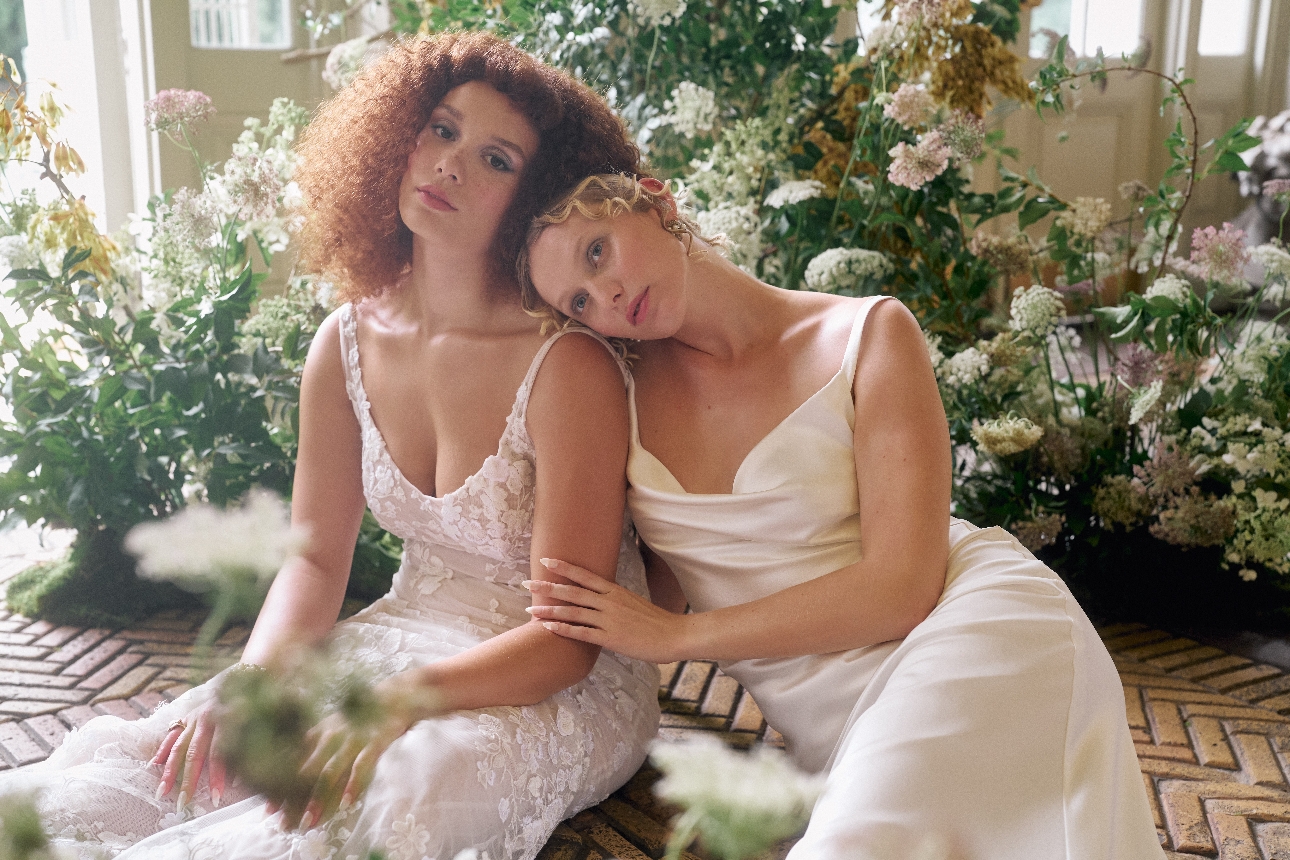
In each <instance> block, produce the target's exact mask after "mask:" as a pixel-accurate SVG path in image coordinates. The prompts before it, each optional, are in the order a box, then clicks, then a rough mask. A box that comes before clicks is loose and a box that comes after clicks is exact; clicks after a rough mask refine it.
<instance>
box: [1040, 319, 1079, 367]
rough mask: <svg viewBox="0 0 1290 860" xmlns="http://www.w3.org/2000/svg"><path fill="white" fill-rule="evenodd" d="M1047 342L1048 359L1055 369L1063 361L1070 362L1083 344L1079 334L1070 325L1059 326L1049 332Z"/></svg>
mask: <svg viewBox="0 0 1290 860" xmlns="http://www.w3.org/2000/svg"><path fill="white" fill-rule="evenodd" d="M1047 341H1048V358H1049V361H1050V362H1051V363H1052V365H1053V366H1054V367H1057V366H1059V365H1061V364H1062V362H1063V360H1065V361H1070V357H1071V355H1073V354H1074V352H1075V350H1077V349H1079V347H1080V344H1081V343H1083V341H1082V340H1081V339H1080V336H1079V332H1077V331H1075V329H1073V328H1071V327H1070V326H1068V325H1063V326H1058V327H1057V328H1056V329H1054V330H1053V331H1051V332H1049V333H1048V338H1047Z"/></svg>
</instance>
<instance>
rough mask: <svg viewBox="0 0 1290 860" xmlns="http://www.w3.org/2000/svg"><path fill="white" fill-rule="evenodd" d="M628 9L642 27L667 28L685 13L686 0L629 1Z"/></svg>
mask: <svg viewBox="0 0 1290 860" xmlns="http://www.w3.org/2000/svg"><path fill="white" fill-rule="evenodd" d="M627 8H628V9H629V10H630V11H631V13H632V17H633V18H635V19H636V20H637V21H638V22H639V23H640V25H641V26H642V27H660V26H661V27H666V26H667V25H668V24H671V23H672V21H673V19H679V18H680V17H681V15H682V14H684V12H685V0H628V3H627Z"/></svg>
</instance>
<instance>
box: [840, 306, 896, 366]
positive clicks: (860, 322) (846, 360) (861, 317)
mask: <svg viewBox="0 0 1290 860" xmlns="http://www.w3.org/2000/svg"><path fill="white" fill-rule="evenodd" d="M890 298H891V296H873V297H872V298H868V299H864V300H863V301H862V302H861V305H860V310H858V311H857V312H856V318H855V322H854V323H852V324H851V339H850V340H848V341H847V351H846V352H845V353H844V354H843V357H842V375H843V376H845V377H846V378H847V382H848V383H854V382H855V379H856V364H857V363H858V362H859V360H860V333H861V332H862V331H864V321H865V320H866V319H868V317H869V311H871V310H873V309H874V308H875V307H877V305H878V303H879V302H882V301H886V300H887V299H890Z"/></svg>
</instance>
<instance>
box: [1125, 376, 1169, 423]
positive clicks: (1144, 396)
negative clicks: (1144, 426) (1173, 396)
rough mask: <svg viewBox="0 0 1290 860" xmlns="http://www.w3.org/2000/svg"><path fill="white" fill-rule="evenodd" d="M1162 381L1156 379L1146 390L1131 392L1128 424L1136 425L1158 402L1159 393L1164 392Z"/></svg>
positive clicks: (1140, 389)
mask: <svg viewBox="0 0 1290 860" xmlns="http://www.w3.org/2000/svg"><path fill="white" fill-rule="evenodd" d="M1164 385H1165V384H1164V380H1161V379H1157V380H1156V381H1155V382H1153V383H1151V384H1150V385H1148V386H1147V387H1146V388H1139V389H1138V390H1137V391H1135V392H1133V395H1132V397H1131V399H1130V400H1129V424H1130V425H1132V424H1137V423H1138V422H1139V421H1141V420H1142V419H1143V418H1144V417H1146V414H1147V413H1148V412H1150V411H1151V407H1153V406H1155V405H1156V403H1157V402H1158V401H1159V400H1160V392H1161V391H1163V390H1164Z"/></svg>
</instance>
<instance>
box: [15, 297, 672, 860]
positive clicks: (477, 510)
mask: <svg viewBox="0 0 1290 860" xmlns="http://www.w3.org/2000/svg"><path fill="white" fill-rule="evenodd" d="M341 314H342V316H341V348H342V352H343V359H344V367H345V375H346V388H347V390H348V393H349V397H350V400H351V402H352V403H353V406H354V411H355V413H356V414H357V416H358V419H359V423H360V426H361V429H362V435H363V489H364V492H365V494H366V497H367V502H368V506H369V507H370V508H371V510H372V513H373V514H374V515H375V516H376V518H377V520H379V521H380V523H381V525H382V526H383V527H385V528H386V529H388V530H390V531H391V532H393V533H395V534H397V535H399V536H401V537H402V538H403V539H404V545H403V564H402V566H401V567H400V569H399V571H398V573H397V574H396V575H395V577H394V582H393V585H392V588H391V590H390V592H389V593H388V594H387V595H385V596H384V597H382V598H381V599H379V600H377V601H376V602H375V603H373V604H372V605H371V606H369V607H368V608H366V609H364V610H363V611H361V612H359V613H358V614H356V615H355V616H353V617H352V618H350V619H348V620H346V621H343V622H341V623H340V624H338V625H337V627H336V629H335V630H334V631H333V633H332V636H331V639H332V642H333V646H334V648H333V653H334V654H335V655H337V657H338V659H340V660H342V661H343V662H345V663H346V664H348V665H351V666H353V667H355V668H358V669H361V670H363V671H365V672H366V673H367V675H368V676H369V677H370V678H372V679H373V680H379V679H381V678H384V677H388V676H390V675H392V674H394V673H396V672H400V671H403V670H405V669H409V668H412V667H415V666H420V665H424V664H426V663H430V662H433V661H435V660H438V659H442V658H444V657H449V656H452V655H455V654H458V653H460V652H462V651H465V650H466V649H468V648H470V647H471V646H473V645H476V644H478V643H480V642H483V641H485V640H487V639H489V638H491V637H493V636H496V635H497V634H499V633H502V632H503V631H506V630H509V629H511V628H513V627H517V626H519V625H521V624H524V623H527V622H528V621H529V615H528V613H526V612H525V607H527V606H528V605H529V602H530V601H529V594H528V592H527V591H525V590H524V588H523V587H522V586H521V585H520V583H521V582H522V581H523V580H525V579H527V578H529V575H530V574H529V545H530V538H531V530H532V521H533V500H534V474H535V455H534V450H533V443H532V441H531V440H530V438H529V435H528V430H527V429H526V424H525V414H526V409H527V406H528V400H529V393H530V391H531V390H532V386H533V381H534V379H535V378H536V376H537V373H538V370H539V368H540V367H541V364H542V360H543V358H544V357H545V356H546V354H547V351H548V350H549V349H550V347H551V345H552V344H553V343H554V342H555V341H556V340H558V339H559V338H560V337H561V336H563V335H565V334H567V332H560V333H557V334H556V335H554V336H552V337H551V338H550V339H549V340H548V341H547V342H546V343H545V344H544V345H543V347H542V348H541V350H540V351H539V352H538V354H537V356H536V357H535V358H534V359H533V363H532V366H531V367H530V369H529V372H528V375H527V376H526V378H525V380H524V383H523V385H521V387H520V389H519V392H518V393H517V394H516V398H515V405H514V408H513V409H512V411H511V414H510V417H509V419H508V420H507V424H506V430H505V432H504V433H503V435H502V438H501V441H500V444H499V446H498V451H497V453H496V454H494V455H492V456H490V457H489V458H488V459H487V460H485V462H484V464H483V466H482V468H481V469H480V470H479V472H478V473H476V474H475V475H474V476H472V477H471V478H469V479H467V481H466V482H465V484H464V485H463V486H462V487H461V488H460V489H458V490H455V491H453V492H451V493H448V494H447V495H445V496H442V497H433V496H427V495H425V494H423V493H421V492H420V491H419V490H417V489H416V487H414V486H413V485H412V484H411V483H410V482H409V481H408V480H407V479H406V478H405V477H404V476H403V475H402V473H400V471H399V469H398V466H396V465H395V463H394V462H393V460H392V459H391V458H390V455H389V452H388V451H387V450H386V446H385V440H384V439H383V438H382V436H381V432H380V430H379V429H378V428H377V427H376V425H375V424H374V423H373V421H372V416H371V407H370V404H369V403H368V400H367V395H366V392H365V391H364V389H363V382H362V373H361V369H360V366H359V355H358V343H357V340H356V336H355V331H356V319H355V314H356V311H354V309H353V308H352V307H350V306H346V307H345V308H344V309H342V311H341ZM583 334H584V335H585V334H587V333H586V332H584V333H583ZM597 339H599V338H597ZM602 343H603V341H602ZM605 346H606V348H607V349H609V346H608V344H605ZM617 581H618V582H619V583H620V584H622V585H624V586H625V587H627V588H629V589H631V590H632V591H635V592H636V593H638V594H645V593H646V586H645V571H644V567H643V565H642V563H641V560H640V553H639V552H638V550H637V549H636V544H635V534H634V532H633V531H632V529H631V526H630V523H629V521H627V520H625V521H624V528H623V536H622V544H621V548H620V553H619V560H618V570H617ZM657 691H658V670H657V667H655V666H652V665H647V664H644V663H641V662H639V661H635V660H628V659H626V658H623V657H620V656H618V655H616V654H613V653H611V652H609V651H603V652H602V653H601V655H600V657H599V659H598V660H597V661H596V665H595V668H594V669H593V670H592V672H591V674H590V675H589V676H588V677H587V678H586V679H585V680H583V681H582V682H580V683H578V684H575V685H573V686H572V687H569V688H568V689H566V690H563V691H561V692H559V693H556V694H555V695H553V696H551V697H549V698H548V699H546V700H545V701H543V702H541V703H539V704H537V705H532V706H525V707H497V708H487V709H483V710H477V711H458V712H454V713H450V714H447V715H445V716H442V717H438V718H434V719H429V720H423V721H421V722H419V723H417V724H416V725H414V726H413V727H412V729H411V730H409V731H408V732H407V733H406V734H405V735H403V736H402V737H401V738H399V739H398V740H397V741H395V742H394V744H393V745H391V746H390V747H389V749H388V750H386V752H385V754H384V755H383V756H382V757H381V758H380V760H379V762H378V764H377V768H376V773H375V776H374V779H373V782H372V784H371V786H370V787H369V788H368V790H367V791H366V792H365V793H364V794H363V795H361V796H360V798H359V800H358V802H357V803H356V804H355V806H354V807H353V808H352V809H351V810H349V811H348V813H346V814H344V815H337V816H336V817H335V818H333V819H332V820H331V821H330V822H324V823H323V824H322V825H320V826H318V827H316V828H314V829H312V830H309V831H308V832H306V833H303V834H298V833H282V832H281V831H280V830H279V829H278V818H277V816H266V815H265V812H264V799H263V798H262V797H247V792H246V791H245V789H241V790H239V789H238V788H237V787H236V785H235V784H231V785H230V790H229V792H228V794H227V796H226V798H225V805H224V806H223V808H221V809H218V810H214V809H212V804H211V798H210V793H209V790H208V787H207V784H206V777H205V775H203V776H202V779H201V781H200V784H199V785H198V790H197V793H196V795H195V796H194V797H193V798H192V800H191V803H190V808H189V809H188V810H187V812H186V813H179V812H176V809H175V792H172V794H171V795H170V797H168V798H165V799H162V800H157V799H156V798H155V797H154V793H155V792H156V789H157V785H158V782H159V779H160V770H159V769H154V768H150V767H149V766H148V765H147V761H148V760H149V759H150V758H151V757H152V755H153V754H154V753H155V752H156V750H157V747H158V745H159V744H160V742H161V740H162V736H163V735H164V734H165V731H166V727H167V725H168V724H170V722H171V721H172V720H175V719H177V718H182V717H184V716H185V715H187V714H188V713H190V712H191V711H192V710H193V709H194V708H196V707H197V706H198V705H200V704H201V703H202V702H204V701H206V700H207V699H208V698H209V697H210V696H211V695H213V684H206V685H203V686H201V687H197V688H195V689H193V690H190V691H189V692H187V693H185V694H184V695H182V696H180V697H179V698H178V699H176V700H175V701H174V702H172V703H170V704H168V705H166V706H164V707H162V708H161V709H159V710H158V711H157V712H156V713H155V714H153V715H152V716H150V717H148V718H147V719H143V720H139V721H137V722H133V723H130V722H125V721H123V720H120V719H118V718H116V717H108V716H105V717H99V718H97V719H95V720H92V721H91V722H89V723H88V724H87V725H85V726H84V727H83V728H81V729H79V730H78V731H74V732H72V733H71V734H70V735H68V737H67V739H66V740H65V741H64V742H63V744H62V746H61V747H59V749H58V750H56V751H55V752H54V754H53V755H52V756H50V758H49V759H48V760H47V761H46V762H44V763H42V764H40V765H37V766H34V767H32V768H26V769H24V770H22V771H21V772H18V773H14V774H11V775H7V776H4V777H0V793H4V792H8V791H10V790H15V789H21V788H25V787H37V786H39V787H41V788H42V789H43V791H42V793H41V794H40V800H39V807H40V810H41V812H42V815H43V818H44V820H45V822H46V826H47V829H48V830H49V832H50V833H51V834H52V835H53V836H54V837H55V843H56V844H57V845H59V846H62V847H64V848H66V849H67V850H69V851H71V852H72V853H73V854H74V856H79V857H86V858H88V857H120V858H122V860H161V858H167V860H169V858H176V860H179V858H183V860H216V858H229V860H234V858H236V860H287V858H300V860H332V858H336V860H367V858H368V855H369V852H371V851H379V852H381V853H382V854H383V855H384V856H385V857H386V858H388V860H427V858H428V860H452V858H453V857H454V856H456V854H457V853H459V852H460V851H462V850H464V849H467V848H475V849H477V850H478V851H479V856H480V858H481V860H482V858H487V860H531V858H533V857H534V856H535V855H536V854H537V853H538V851H539V850H541V848H542V846H543V845H544V844H545V843H546V841H547V839H548V837H549V836H550V834H551V831H552V830H553V829H554V828H555V826H556V824H558V823H559V822H560V821H561V820H563V819H564V818H567V817H568V816H570V815H573V814H574V813H576V812H578V811H580V810H582V809H584V808H586V807H588V806H591V805H593V804H595V803H597V802H599V801H600V800H602V799H604V798H605V797H606V796H608V795H609V794H610V793H611V792H613V791H614V790H615V789H617V788H618V787H619V786H620V785H622V784H623V783H624V782H626V781H627V779H628V778H629V777H631V775H632V774H633V773H635V772H636V770H637V769H638V768H639V767H640V765H641V763H642V762H643V761H644V758H645V755H646V752H647V748H648V745H649V743H650V742H651V741H652V740H653V738H654V736H655V733H656V731H657V727H658V714H659V712H658V699H657V696H658V692H657Z"/></svg>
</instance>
